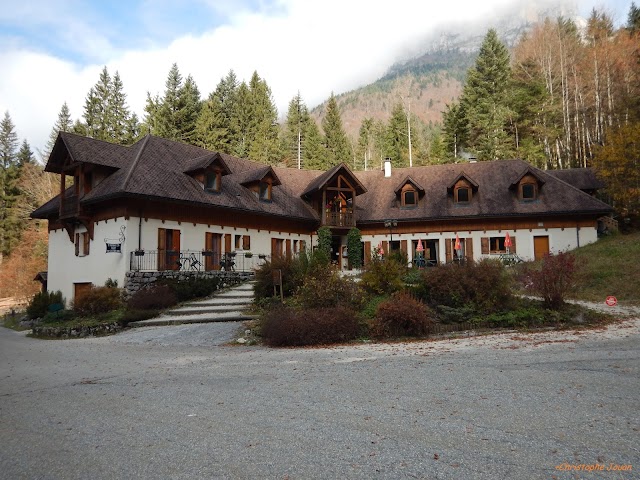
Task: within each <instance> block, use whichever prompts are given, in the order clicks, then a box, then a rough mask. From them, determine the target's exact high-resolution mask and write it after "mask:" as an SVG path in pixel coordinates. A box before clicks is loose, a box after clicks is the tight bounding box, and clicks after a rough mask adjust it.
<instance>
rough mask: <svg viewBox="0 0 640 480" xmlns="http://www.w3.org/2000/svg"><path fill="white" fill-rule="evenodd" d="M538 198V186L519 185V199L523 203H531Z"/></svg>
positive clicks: (531, 184)
mask: <svg viewBox="0 0 640 480" xmlns="http://www.w3.org/2000/svg"><path fill="white" fill-rule="evenodd" d="M537 197H538V186H537V185H536V184H535V183H522V184H520V198H521V199H522V200H524V201H532V200H535V199H536V198H537Z"/></svg>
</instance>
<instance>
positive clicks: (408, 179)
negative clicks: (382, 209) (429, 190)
mask: <svg viewBox="0 0 640 480" xmlns="http://www.w3.org/2000/svg"><path fill="white" fill-rule="evenodd" d="M407 183H410V184H411V185H413V188H415V189H416V190H417V191H418V193H419V194H420V196H422V195H424V188H423V187H422V185H420V184H419V183H418V182H416V181H415V180H414V179H413V178H411V175H407V176H406V177H405V178H404V180H402V182H400V184H399V185H398V187H397V188H396V189H395V190H394V191H393V192H394V193H395V194H396V195H399V194H400V191H401V190H402V189H403V188H404V186H405V185H406V184H407Z"/></svg>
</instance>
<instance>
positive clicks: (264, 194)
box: [258, 182, 271, 202]
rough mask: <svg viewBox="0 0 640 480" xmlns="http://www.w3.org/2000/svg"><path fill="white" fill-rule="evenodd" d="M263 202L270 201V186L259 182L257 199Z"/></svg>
mask: <svg viewBox="0 0 640 480" xmlns="http://www.w3.org/2000/svg"><path fill="white" fill-rule="evenodd" d="M258 198H259V199H260V200H261V201H263V202H270V201H271V184H270V183H268V182H260V187H259V197H258Z"/></svg>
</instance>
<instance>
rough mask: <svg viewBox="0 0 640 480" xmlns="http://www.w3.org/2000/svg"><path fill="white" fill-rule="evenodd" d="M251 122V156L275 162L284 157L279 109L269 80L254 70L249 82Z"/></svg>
mask: <svg viewBox="0 0 640 480" xmlns="http://www.w3.org/2000/svg"><path fill="white" fill-rule="evenodd" d="M249 91H250V94H251V95H250V99H251V105H250V110H251V113H252V115H251V120H252V121H251V122H250V136H251V144H250V146H249V157H250V158H251V159H252V160H257V161H259V162H263V163H267V164H271V165H273V164H275V163H277V162H278V161H280V159H281V158H282V155H281V152H280V142H279V141H278V131H279V128H278V123H277V120H278V110H277V109H276V106H275V103H274V101H273V97H272V96H271V89H270V88H269V86H268V85H267V82H266V81H265V80H263V79H262V78H260V76H259V75H258V72H253V75H252V76H251V81H250V82H249Z"/></svg>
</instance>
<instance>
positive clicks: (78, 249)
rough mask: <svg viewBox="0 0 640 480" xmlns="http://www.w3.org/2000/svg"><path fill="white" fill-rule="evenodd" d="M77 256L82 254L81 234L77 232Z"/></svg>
mask: <svg viewBox="0 0 640 480" xmlns="http://www.w3.org/2000/svg"><path fill="white" fill-rule="evenodd" d="M75 243H76V245H75V246H76V257H78V256H80V234H79V233H76V242H75Z"/></svg>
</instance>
